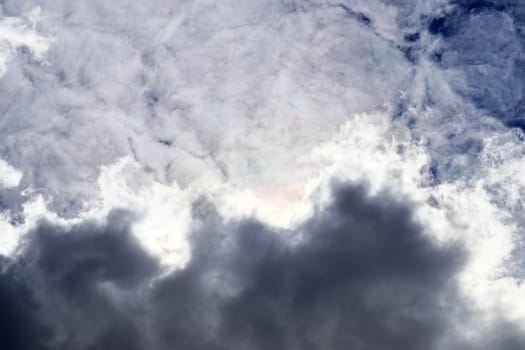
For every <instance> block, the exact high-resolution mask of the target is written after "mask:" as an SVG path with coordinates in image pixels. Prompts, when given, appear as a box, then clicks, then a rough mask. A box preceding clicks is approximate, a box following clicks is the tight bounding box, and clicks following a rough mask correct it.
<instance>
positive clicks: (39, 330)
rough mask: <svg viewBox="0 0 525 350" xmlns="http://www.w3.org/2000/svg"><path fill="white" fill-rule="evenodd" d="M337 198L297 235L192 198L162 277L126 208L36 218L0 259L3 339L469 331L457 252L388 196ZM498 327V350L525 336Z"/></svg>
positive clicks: (194, 342)
mask: <svg viewBox="0 0 525 350" xmlns="http://www.w3.org/2000/svg"><path fill="white" fill-rule="evenodd" d="M332 197H333V200H332V201H331V202H330V204H328V205H327V206H325V207H319V208H317V209H316V211H315V214H314V215H313V216H312V217H310V218H308V219H307V220H305V221H304V222H303V223H302V224H301V225H299V226H298V227H297V228H296V229H294V230H292V231H286V230H277V229H273V228H271V227H269V226H266V225H265V224H264V223H262V222H259V221H255V220H251V219H246V220H241V221H226V220H224V219H223V218H222V217H221V216H220V215H219V214H218V213H217V212H216V210H215V208H214V207H213V205H211V204H210V203H209V202H207V201H206V200H201V201H199V202H196V203H195V204H194V221H195V222H194V223H195V225H194V227H195V231H194V232H193V233H192V236H191V237H192V239H191V243H192V248H191V249H192V258H191V261H190V262H189V263H188V264H187V265H186V266H185V267H184V268H182V269H179V270H176V271H171V272H167V273H166V272H165V270H163V269H162V268H161V267H160V265H159V264H158V263H157V261H156V260H155V258H153V257H151V256H150V255H148V254H147V253H146V252H145V251H144V250H142V249H141V248H140V245H139V244H138V242H137V241H136V240H135V239H134V237H133V235H131V234H130V232H129V225H130V223H131V222H132V221H133V217H132V216H130V215H129V214H126V213H125V212H113V213H112V214H111V215H110V216H109V217H108V218H107V220H106V222H105V223H100V222H99V223H95V222H84V223H81V224H78V225H75V226H73V227H70V228H65V227H61V226H57V225H51V224H46V223H42V224H41V225H40V226H39V227H38V228H37V229H36V230H35V231H34V232H32V233H31V234H30V235H28V236H27V237H26V240H25V242H24V244H23V245H22V246H21V248H20V251H19V255H18V257H17V258H16V259H14V258H12V259H11V260H10V261H7V260H6V261H4V262H3V270H2V271H3V272H2V275H1V278H0V287H1V288H0V298H1V301H2V307H4V308H6V307H7V309H5V310H6V312H3V313H2V314H1V316H0V324H2V325H3V329H2V331H3V332H2V334H4V335H3V338H1V339H2V340H3V344H2V346H3V347H5V346H6V344H8V345H10V346H8V347H9V348H17V349H21V350H25V349H73V350H75V349H79V350H84V349H93V350H95V349H96V350H101V349H108V350H109V349H116V348H119V349H120V348H122V349H123V348H125V349H173V348H178V349H267V348H272V349H304V348H308V349H347V348H355V347H358V348H361V349H370V350H382V349H403V350H410V349H414V350H416V349H421V348H426V349H442V348H440V346H441V345H440V344H442V343H443V342H445V341H448V344H456V345H457V344H460V341H464V340H462V339H461V338H460V335H458V334H456V332H455V328H454V327H455V322H457V321H458V320H460V319H461V317H463V316H462V315H464V314H466V311H467V310H468V309H469V307H468V306H467V305H464V304H463V302H462V298H461V295H459V293H458V289H457V280H456V276H457V273H458V271H460V270H461V268H462V266H463V262H464V260H465V258H466V256H465V252H464V251H463V250H462V248H461V247H459V246H457V245H443V244H438V243H437V242H435V241H434V240H433V239H432V238H430V237H428V236H427V235H425V234H424V233H423V232H422V228H421V227H420V225H419V224H417V223H415V221H414V219H413V214H412V211H411V209H410V208H409V207H407V206H406V205H403V204H402V203H399V202H396V201H394V200H393V199H392V198H390V197H389V196H387V195H385V194H382V195H378V196H375V197H368V196H367V195H366V191H365V190H364V188H362V187H359V186H357V187H356V186H349V185H343V184H338V185H334V188H333V193H332ZM500 324H501V325H502V326H501V329H504V330H505V332H506V333H505V334H507V335H508V336H507V335H505V334H504V335H502V334H500V333H498V337H497V341H498V342H499V343H498V344H499V345H501V346H504V348H505V350H511V349H514V348H513V347H512V346H515V347H516V346H523V344H525V343H523V339H522V338H520V336H521V335H522V334H521V333H519V332H518V331H513V330H512V329H513V328H512V327H514V326H513V325H512V324H510V323H509V326H507V325H505V326H503V325H504V322H503V321H502V322H500V323H498V325H500ZM491 327H492V328H493V326H491ZM492 328H491V329H492ZM5 330H9V332H5ZM22 334H23V335H24V336H23V337H22V336H21V335H22ZM487 334H490V333H485V334H476V337H477V338H475V340H476V341H478V340H479V339H480V338H479V337H482V338H484V339H489V338H488V337H487ZM19 335H20V336H19ZM502 336H503V337H502ZM495 339H496V338H495ZM464 344H466V346H471V345H469V344H475V343H473V342H470V343H467V342H466V341H465V343H464ZM494 344H496V343H494ZM482 348H483V347H481V346H480V347H478V346H473V347H472V349H482ZM483 349H485V348H483ZM487 349H489V348H487ZM502 349H503V348H502ZM516 349H517V348H516Z"/></svg>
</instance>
